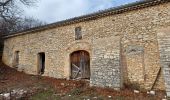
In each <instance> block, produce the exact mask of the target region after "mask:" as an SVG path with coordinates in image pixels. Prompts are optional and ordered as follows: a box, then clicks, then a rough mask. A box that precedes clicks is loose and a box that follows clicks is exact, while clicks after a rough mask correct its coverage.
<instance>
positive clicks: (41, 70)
mask: <svg viewBox="0 0 170 100" xmlns="http://www.w3.org/2000/svg"><path fill="white" fill-rule="evenodd" d="M44 71H45V53H39V54H38V74H40V75H42V74H44Z"/></svg>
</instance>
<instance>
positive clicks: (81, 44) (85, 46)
mask: <svg viewBox="0 0 170 100" xmlns="http://www.w3.org/2000/svg"><path fill="white" fill-rule="evenodd" d="M65 50H66V53H65V65H64V77H65V78H67V79H70V75H71V68H70V54H71V53H73V52H75V51H80V50H84V51H87V52H88V53H89V55H90V61H91V55H92V48H91V44H90V42H87V41H78V42H73V43H70V44H68V46H67V48H65ZM90 65H91V62H90Z"/></svg>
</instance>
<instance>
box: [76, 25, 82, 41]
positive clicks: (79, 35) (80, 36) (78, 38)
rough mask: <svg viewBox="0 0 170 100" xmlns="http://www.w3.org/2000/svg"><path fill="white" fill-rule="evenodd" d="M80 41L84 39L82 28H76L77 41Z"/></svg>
mask: <svg viewBox="0 0 170 100" xmlns="http://www.w3.org/2000/svg"><path fill="white" fill-rule="evenodd" d="M80 39H82V32H81V27H76V28H75V40H80Z"/></svg>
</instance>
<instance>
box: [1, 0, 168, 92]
mask: <svg viewBox="0 0 170 100" xmlns="http://www.w3.org/2000/svg"><path fill="white" fill-rule="evenodd" d="M169 11H170V3H166V4H162V5H157V6H153V7H148V8H143V9H139V10H134V11H129V12H125V13H122V14H116V15H112V16H107V17H103V18H98V19H95V20H90V21H85V22H80V23H77V24H71V25H66V26H62V27H56V28H52V29H46V30H44V31H39V32H36V33H29V34H25V35H20V36H16V37H12V38H8V39H6V40H5V47H4V54H3V61H4V63H6V64H7V65H9V66H11V67H12V62H13V56H14V52H15V51H20V53H19V57H20V60H19V70H23V71H24V72H26V73H29V74H37V62H38V61H37V54H38V53H39V52H45V54H46V69H45V73H44V76H50V77H55V78H69V75H70V65H69V64H70V62H69V54H70V53H72V52H74V51H76V50H86V51H88V52H89V53H90V57H91V58H90V59H91V62H90V63H91V73H92V75H91V84H92V85H97V86H98V85H99V86H110V87H121V83H122V81H123V83H125V84H128V83H132V84H137V85H139V87H141V88H144V89H147V90H150V89H153V87H154V88H157V89H162V90H164V87H165V86H164V84H163V82H164V80H163V78H162V75H160V76H159V74H158V73H159V70H160V68H161V67H160V53H159V49H158V48H159V47H158V41H157V31H156V29H160V28H163V27H167V26H170V17H169V16H170V12H169ZM79 26H80V27H81V28H82V34H83V39H82V40H75V28H76V27H79ZM117 35H118V36H117ZM99 62H101V63H99ZM120 62H121V63H120ZM101 69H103V70H101ZM110 69H112V70H110ZM122 76H123V78H122ZM158 76H159V77H158ZM157 80H159V82H156V81H157ZM105 82H106V83H105ZM155 84H156V85H155Z"/></svg>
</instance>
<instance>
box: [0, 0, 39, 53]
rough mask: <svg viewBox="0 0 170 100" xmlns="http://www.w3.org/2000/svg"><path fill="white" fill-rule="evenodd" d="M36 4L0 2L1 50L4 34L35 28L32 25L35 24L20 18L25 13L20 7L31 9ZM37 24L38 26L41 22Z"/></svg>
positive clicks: (28, 0) (23, 0) (24, 0)
mask: <svg viewBox="0 0 170 100" xmlns="http://www.w3.org/2000/svg"><path fill="white" fill-rule="evenodd" d="M36 2H37V0H0V50H1V47H2V45H3V40H2V34H7V33H13V32H16V31H20V30H19V29H22V30H24V29H26V28H31V27H33V26H35V25H32V24H33V23H32V22H31V21H30V22H28V21H26V20H25V19H23V18H22V17H20V16H22V12H23V10H22V8H20V6H21V5H24V6H28V7H30V6H33V5H34V4H35V3H36ZM36 22H37V25H38V24H39V22H40V21H39V22H38V21H36ZM26 23H27V24H26ZM22 24H24V25H22ZM31 25H32V26H31ZM21 26H22V27H21ZM30 26H31V27H30Z"/></svg>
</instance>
